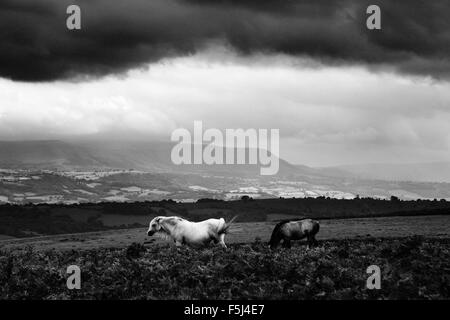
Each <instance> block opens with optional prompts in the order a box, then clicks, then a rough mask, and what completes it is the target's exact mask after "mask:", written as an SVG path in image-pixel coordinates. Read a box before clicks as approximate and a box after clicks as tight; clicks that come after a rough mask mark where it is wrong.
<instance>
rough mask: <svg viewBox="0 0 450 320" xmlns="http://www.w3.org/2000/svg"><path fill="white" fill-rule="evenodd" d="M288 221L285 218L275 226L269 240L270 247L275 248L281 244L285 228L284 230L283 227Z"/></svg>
mask: <svg viewBox="0 0 450 320" xmlns="http://www.w3.org/2000/svg"><path fill="white" fill-rule="evenodd" d="M286 222H288V220H283V221H281V222H279V223H277V225H276V226H275V228H273V231H272V236H271V237H270V240H269V247H270V249H275V248H276V247H278V245H279V244H280V241H281V239H283V230H282V228H281V227H282V226H283V225H284V224H285V223H286Z"/></svg>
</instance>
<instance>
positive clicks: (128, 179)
mask: <svg viewBox="0 0 450 320" xmlns="http://www.w3.org/2000/svg"><path fill="white" fill-rule="evenodd" d="M172 146H173V145H172V144H170V143H164V142H143V141H115V142H112V141H86V142H64V141H53V140H49V141H14V142H10V141H0V150H1V152H0V202H12V203H14V202H16V203H27V202H49V201H52V202H77V201H78V202H83V201H90V202H91V201H116V200H117V201H140V200H159V199H164V198H172V199H178V200H181V201H195V199H199V198H204V197H210V198H220V199H233V198H239V197H241V196H243V195H250V196H252V197H254V198H264V197H266V198H267V197H317V196H326V197H334V198H353V197H355V196H357V195H360V196H370V197H377V198H390V196H392V195H394V196H397V197H399V198H403V199H417V198H431V199H434V198H438V199H440V198H446V199H450V184H449V183H442V182H450V164H449V163H435V164H415V165H385V164H376V165H359V166H337V167H327V168H311V167H308V166H304V165H293V164H290V163H288V162H287V161H284V160H282V159H280V162H279V166H280V169H279V172H278V174H277V175H274V176H261V175H260V171H259V166H257V165H214V166H209V165H180V166H177V165H174V164H173V163H172V161H171V158H170V153H171V150H172ZM8 170H9V171H8ZM429 181H431V182H429Z"/></svg>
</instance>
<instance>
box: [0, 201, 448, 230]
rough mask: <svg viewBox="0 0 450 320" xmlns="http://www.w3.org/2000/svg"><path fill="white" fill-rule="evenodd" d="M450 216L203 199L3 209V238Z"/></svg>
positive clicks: (357, 205)
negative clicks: (174, 224) (177, 219)
mask: <svg viewBox="0 0 450 320" xmlns="http://www.w3.org/2000/svg"><path fill="white" fill-rule="evenodd" d="M429 214H434V215H436V214H440V215H447V214H450V202H448V201H437V200H436V201H429V200H419V201H400V200H398V199H396V198H393V199H392V200H390V201H388V200H375V199H370V198H364V199H354V200H339V199H330V198H324V197H319V198H304V199H264V200H253V199H251V198H244V199H242V200H240V201H221V200H211V199H202V200H199V201H197V202H196V203H177V202H175V201H172V200H164V201H151V202H150V201H149V202H134V203H114V202H104V203H95V204H89V203H88V204H74V205H61V204H38V205H33V204H29V205H10V204H7V205H1V206H0V235H7V236H14V237H27V236H33V235H52V234H62V233H76V232H88V231H99V230H107V229H117V228H130V227H140V226H145V225H146V224H147V222H148V221H149V219H150V218H151V217H154V216H156V215H163V216H165V215H167V216H170V215H178V216H181V217H184V218H187V219H190V220H194V221H198V220H203V219H207V218H212V217H214V218H217V217H224V218H226V219H230V218H231V217H233V216H234V215H239V221H240V222H256V221H259V222H262V221H268V220H271V221H272V220H280V219H285V218H293V217H311V218H318V219H322V220H323V219H333V218H351V217H377V216H399V215H400V216H401V215H429Z"/></svg>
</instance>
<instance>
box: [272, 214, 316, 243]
mask: <svg viewBox="0 0 450 320" xmlns="http://www.w3.org/2000/svg"><path fill="white" fill-rule="evenodd" d="M317 232H319V222H318V221H315V220H312V219H301V220H283V221H281V222H279V223H278V224H277V225H276V226H275V228H274V229H273V232H272V237H271V238H270V241H269V246H270V248H271V249H274V248H276V247H277V246H278V244H279V243H280V242H281V240H283V247H284V248H290V247H291V240H301V239H303V238H307V240H308V248H309V247H311V246H313V245H316V244H317V240H316V238H315V236H316V234H317Z"/></svg>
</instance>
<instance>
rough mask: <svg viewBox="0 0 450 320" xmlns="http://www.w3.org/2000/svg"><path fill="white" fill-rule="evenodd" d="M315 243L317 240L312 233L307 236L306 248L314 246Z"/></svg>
mask: <svg viewBox="0 0 450 320" xmlns="http://www.w3.org/2000/svg"><path fill="white" fill-rule="evenodd" d="M316 244H317V240H316V238H315V237H314V235H311V236H308V245H307V248H308V249H311V248H313V247H315V246H316Z"/></svg>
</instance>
